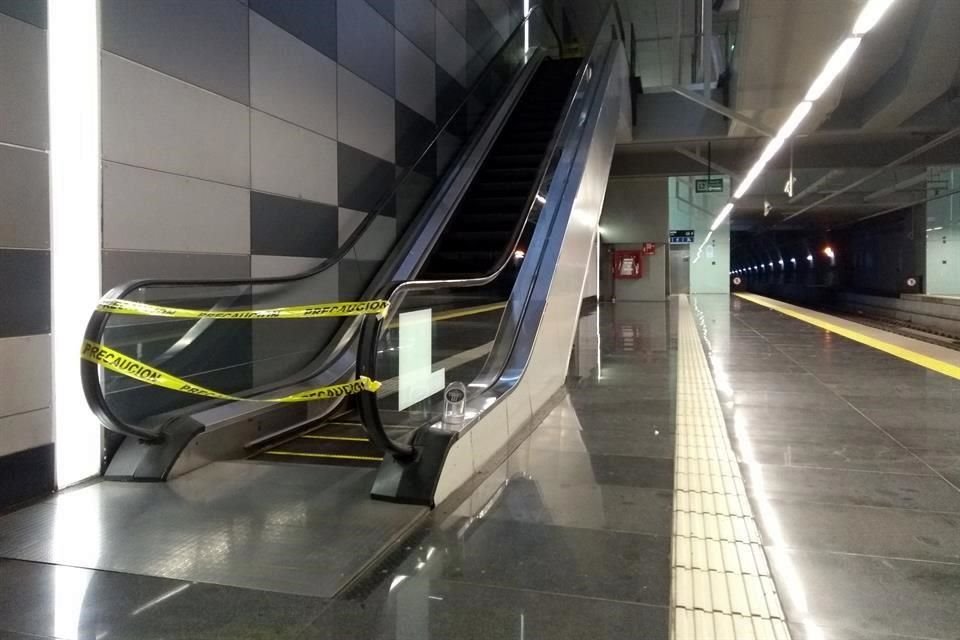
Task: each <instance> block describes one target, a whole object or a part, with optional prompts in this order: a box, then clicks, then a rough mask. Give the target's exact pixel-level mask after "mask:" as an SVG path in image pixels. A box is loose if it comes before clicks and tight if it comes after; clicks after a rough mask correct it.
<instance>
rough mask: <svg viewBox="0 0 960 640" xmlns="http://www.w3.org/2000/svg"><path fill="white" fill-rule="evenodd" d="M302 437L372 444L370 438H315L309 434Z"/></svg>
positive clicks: (315, 438)
mask: <svg viewBox="0 0 960 640" xmlns="http://www.w3.org/2000/svg"><path fill="white" fill-rule="evenodd" d="M300 437H301V438H309V439H310V440H341V441H343V442H370V438H350V437H347V436H314V435H309V434H308V435H305V436H300Z"/></svg>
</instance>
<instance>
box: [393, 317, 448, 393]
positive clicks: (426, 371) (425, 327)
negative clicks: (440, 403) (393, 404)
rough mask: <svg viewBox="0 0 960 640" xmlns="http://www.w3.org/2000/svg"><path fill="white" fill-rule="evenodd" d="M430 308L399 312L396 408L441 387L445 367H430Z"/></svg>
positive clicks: (431, 361)
mask: <svg viewBox="0 0 960 640" xmlns="http://www.w3.org/2000/svg"><path fill="white" fill-rule="evenodd" d="M432 318H433V312H432V311H431V310H430V309H421V310H419V311H407V312H405V313H401V314H400V375H399V380H398V383H399V384H398V396H399V399H398V407H397V408H398V409H399V410H401V411H402V410H403V409H406V408H407V407H409V406H410V405H412V404H416V403H417V402H420V401H421V400H424V399H426V398H429V397H430V396H432V395H433V394H435V393H437V392H439V391H442V390H443V387H444V384H445V383H444V380H445V377H446V376H445V371H444V370H443V369H439V370H437V371H433V320H432Z"/></svg>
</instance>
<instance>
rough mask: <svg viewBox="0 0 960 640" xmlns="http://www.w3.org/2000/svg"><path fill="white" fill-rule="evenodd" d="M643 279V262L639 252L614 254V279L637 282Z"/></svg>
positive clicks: (615, 252) (616, 252)
mask: <svg viewBox="0 0 960 640" xmlns="http://www.w3.org/2000/svg"><path fill="white" fill-rule="evenodd" d="M642 277H643V260H642V257H641V255H640V252H639V251H614V252H613V278H614V279H615V280H637V279H639V278H642Z"/></svg>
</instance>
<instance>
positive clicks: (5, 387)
mask: <svg viewBox="0 0 960 640" xmlns="http://www.w3.org/2000/svg"><path fill="white" fill-rule="evenodd" d="M50 362H51V360H50V336H28V337H23V338H4V339H2V340H0V381H3V382H2V384H0V416H9V415H13V414H15V413H25V412H27V411H35V410H37V409H44V408H47V407H49V406H50V395H51V391H50V384H51V383H50V376H51V374H50ZM2 440H3V438H2V437H0V441H2ZM40 444H45V443H40Z"/></svg>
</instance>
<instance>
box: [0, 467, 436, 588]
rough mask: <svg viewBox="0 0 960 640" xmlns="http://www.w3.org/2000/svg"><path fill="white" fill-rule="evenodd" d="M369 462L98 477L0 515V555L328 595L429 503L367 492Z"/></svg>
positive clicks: (421, 513)
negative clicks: (164, 477)
mask: <svg viewBox="0 0 960 640" xmlns="http://www.w3.org/2000/svg"><path fill="white" fill-rule="evenodd" d="M373 473H374V470H371V469H344V468H342V467H321V466H306V465H282V464H261V463H249V462H220V463H214V464H211V465H208V466H206V467H204V468H202V469H199V470H197V471H194V472H193V473H190V474H187V475H186V476H183V477H181V478H178V479H176V480H173V481H171V482H167V483H162V484H161V483H120V482H98V483H94V484H92V485H88V486H84V487H78V488H76V489H70V490H67V491H64V492H61V493H59V494H57V495H55V496H53V497H52V498H50V499H48V500H46V501H44V502H42V503H39V504H37V505H34V506H32V507H28V508H26V509H23V510H21V511H18V512H16V513H13V514H11V515H8V516H6V517H4V518H0V557H10V558H18V559H21V560H32V561H36V562H46V563H55V564H66V565H71V566H78V567H87V568H91V569H102V570H108V571H121V572H128V573H133V574H142V575H150V576H155V577H162V578H173V579H179V580H187V581H197V582H209V583H214V584H223V585H228V586H235V587H244V588H254V589H263V590H266V591H277V592H282V593H292V594H300V595H308V596H319V597H329V596H332V595H333V594H334V593H336V592H337V591H338V590H339V589H340V588H341V587H342V585H343V584H344V581H345V580H348V579H349V578H350V576H352V575H353V573H354V572H356V571H357V570H359V569H360V568H362V567H363V566H364V565H365V564H366V563H367V562H368V561H369V557H370V556H371V555H372V554H374V553H376V552H377V551H379V550H380V549H381V548H382V547H383V546H384V545H385V544H388V543H389V542H390V541H391V540H392V538H393V536H395V535H396V532H397V531H398V530H402V529H403V528H404V527H406V526H409V525H410V524H411V523H412V522H414V521H416V520H417V519H418V518H420V517H422V516H423V515H424V514H425V512H426V510H425V509H424V508H421V507H415V506H412V505H400V504H392V503H386V502H376V501H373V500H370V499H369V491H370V486H371V483H372V482H373ZM64 531H70V532H71V535H70V536H69V537H66V536H65V534H64Z"/></svg>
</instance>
